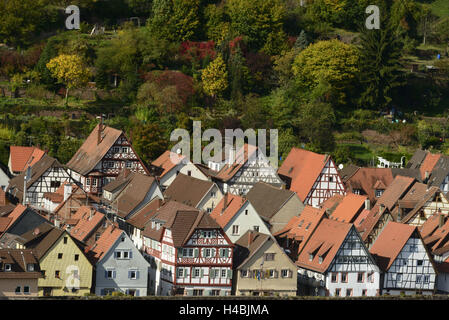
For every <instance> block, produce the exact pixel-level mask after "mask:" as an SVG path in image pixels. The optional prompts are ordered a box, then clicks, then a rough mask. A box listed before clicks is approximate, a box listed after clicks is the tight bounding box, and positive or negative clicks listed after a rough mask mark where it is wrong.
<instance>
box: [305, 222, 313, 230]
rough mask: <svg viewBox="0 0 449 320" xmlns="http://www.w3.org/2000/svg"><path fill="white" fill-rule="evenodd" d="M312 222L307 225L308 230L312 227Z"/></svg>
mask: <svg viewBox="0 0 449 320" xmlns="http://www.w3.org/2000/svg"><path fill="white" fill-rule="evenodd" d="M311 224H312V222H309V224H308V225H307V227H306V230H308V229H309V227H310V225H311Z"/></svg>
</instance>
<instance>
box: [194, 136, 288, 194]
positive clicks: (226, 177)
mask: <svg viewBox="0 0 449 320" xmlns="http://www.w3.org/2000/svg"><path fill="white" fill-rule="evenodd" d="M224 150H229V153H228V154H224V155H220V156H218V155H216V156H215V157H214V158H212V159H209V161H208V165H207V166H205V165H201V164H197V167H198V168H200V169H201V170H202V171H203V173H205V174H206V175H208V176H210V177H211V178H212V180H214V181H215V182H216V183H217V184H218V186H219V187H220V189H221V190H222V192H223V193H226V192H230V193H232V194H236V195H246V194H247V193H248V191H249V190H251V188H252V187H253V186H254V184H255V183H257V182H259V181H263V182H265V183H268V184H271V185H274V186H276V187H279V188H280V187H282V186H283V185H284V183H283V181H282V180H281V178H279V176H278V175H277V173H276V168H273V167H272V166H271V164H270V161H269V160H268V158H267V157H266V155H265V154H264V153H263V152H261V150H260V149H259V148H258V147H256V146H253V145H251V144H244V145H243V146H242V147H241V148H239V149H238V150H236V149H235V147H234V146H225V149H224Z"/></svg>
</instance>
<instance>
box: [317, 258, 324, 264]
mask: <svg viewBox="0 0 449 320" xmlns="http://www.w3.org/2000/svg"><path fill="white" fill-rule="evenodd" d="M323 260H324V259H323V256H319V257H318V263H319V264H322V263H323Z"/></svg>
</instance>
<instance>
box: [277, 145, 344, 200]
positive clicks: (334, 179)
mask: <svg viewBox="0 0 449 320" xmlns="http://www.w3.org/2000/svg"><path fill="white" fill-rule="evenodd" d="M278 174H279V177H281V178H282V179H283V180H284V181H285V183H286V185H287V189H290V190H292V191H294V192H296V193H297V194H298V196H299V199H300V200H301V201H302V202H303V203H304V204H307V205H310V206H314V207H318V206H319V205H320V204H321V203H322V202H323V201H325V200H327V199H329V198H330V197H332V196H333V195H335V194H345V193H346V192H345V186H344V184H343V182H342V180H341V178H340V175H339V172H338V170H337V167H336V166H335V163H334V161H333V160H332V158H331V157H330V156H329V155H322V154H317V153H315V152H311V151H307V150H304V149H299V148H292V150H290V153H289V154H288V156H287V158H285V160H284V162H283V163H282V165H281V167H280V168H279V170H278Z"/></svg>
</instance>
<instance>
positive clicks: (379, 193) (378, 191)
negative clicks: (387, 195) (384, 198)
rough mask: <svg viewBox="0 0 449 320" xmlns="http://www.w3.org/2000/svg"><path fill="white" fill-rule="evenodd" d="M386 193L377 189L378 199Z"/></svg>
mask: <svg viewBox="0 0 449 320" xmlns="http://www.w3.org/2000/svg"><path fill="white" fill-rule="evenodd" d="M383 193H384V190H382V189H376V198H379V197H380V196H381V195H382V194H383Z"/></svg>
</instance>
